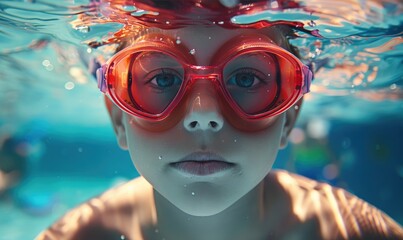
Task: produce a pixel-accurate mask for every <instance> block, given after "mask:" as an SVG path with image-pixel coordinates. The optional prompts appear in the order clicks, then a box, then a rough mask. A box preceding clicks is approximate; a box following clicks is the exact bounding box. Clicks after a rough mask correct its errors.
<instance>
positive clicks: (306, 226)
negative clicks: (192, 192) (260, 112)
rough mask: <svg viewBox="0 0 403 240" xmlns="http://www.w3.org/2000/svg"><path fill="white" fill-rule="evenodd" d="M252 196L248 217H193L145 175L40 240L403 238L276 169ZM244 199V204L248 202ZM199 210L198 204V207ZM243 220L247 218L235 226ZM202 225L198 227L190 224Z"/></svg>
mask: <svg viewBox="0 0 403 240" xmlns="http://www.w3.org/2000/svg"><path fill="white" fill-rule="evenodd" d="M263 183H264V184H263V185H260V186H259V187H258V188H257V189H253V190H252V192H254V194H256V195H258V196H259V198H260V199H261V201H260V202H257V203H256V204H255V205H254V206H253V208H254V211H251V212H248V213H245V212H244V210H243V209H242V208H236V207H229V208H228V209H226V210H225V211H223V212H222V213H220V215H221V219H220V220H218V219H216V218H215V217H214V216H211V217H209V216H206V217H195V216H191V215H188V214H185V213H183V212H182V211H181V210H179V209H177V208H175V207H173V206H171V207H169V210H168V211H160V209H162V208H161V204H170V203H167V202H160V201H159V200H158V199H159V198H160V196H158V195H159V194H158V193H156V192H155V191H153V188H152V186H151V185H150V184H149V183H148V182H147V181H145V180H144V179H143V178H142V177H140V178H137V179H135V180H132V181H130V182H128V183H126V184H124V185H121V186H119V187H116V188H114V189H111V190H109V191H107V192H105V193H104V194H102V195H101V196H99V197H97V198H94V199H92V200H90V201H89V202H87V203H85V204H83V205H81V206H79V207H78V208H76V209H74V210H73V211H72V212H70V213H68V214H67V215H66V216H64V217H63V218H62V219H60V220H59V221H58V222H57V223H55V224H54V225H53V226H52V227H51V228H49V230H47V231H46V232H43V233H42V234H41V235H40V236H39V237H38V238H37V239H38V240H42V239H43V240H46V239H49V240H50V239H58V240H62V239H72V240H73V239H74V240H79V239H105V240H109V239H110V240H112V239H132V240H153V239H176V240H182V239H183V240H185V239H194V240H199V239H203V240H204V239H209V240H226V239H231V240H245V239H248V240H266V239H312V240H313V239H402V237H403V231H402V229H401V227H400V226H399V225H398V224H396V223H395V222H394V221H393V220H392V219H391V218H390V217H388V216H387V215H385V214H384V213H382V212H381V211H379V210H377V209H376V208H374V207H373V206H371V205H370V204H368V203H366V202H365V201H363V200H361V199H359V198H357V197H355V196H353V195H352V194H350V193H348V192H346V191H344V190H343V189H340V188H334V187H332V186H330V185H328V184H326V183H319V182H316V181H313V180H310V179H307V178H305V177H302V176H299V175H295V174H290V173H288V172H286V171H272V172H271V173H270V174H269V175H268V176H267V177H266V178H265V179H264V181H263ZM244 200H246V199H241V200H240V201H241V202H242V201H244ZM195 207H197V206H195ZM234 219H241V221H234ZM192 225H197V228H196V229H194V228H192V227H191V226H192Z"/></svg>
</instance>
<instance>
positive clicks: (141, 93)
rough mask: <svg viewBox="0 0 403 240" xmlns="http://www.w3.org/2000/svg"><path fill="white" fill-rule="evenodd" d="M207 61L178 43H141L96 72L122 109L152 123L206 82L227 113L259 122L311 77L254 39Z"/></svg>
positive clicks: (294, 97)
mask: <svg viewBox="0 0 403 240" xmlns="http://www.w3.org/2000/svg"><path fill="white" fill-rule="evenodd" d="M158 39H159V38H158ZM196 54H197V53H196ZM212 59H213V60H212V61H211V64H210V65H209V66H198V65H195V60H194V56H193V55H192V50H189V49H185V48H184V46H182V44H176V43H175V41H167V40H166V39H164V40H163V41H160V40H155V41H153V40H147V41H141V42H138V43H136V44H135V45H134V46H132V47H128V48H125V49H124V50H122V51H120V52H118V53H117V54H116V55H114V56H113V57H112V58H111V59H110V60H109V61H108V62H107V63H106V64H104V65H103V66H102V67H100V68H99V69H98V70H97V79H98V87H99V89H100V90H101V91H102V92H103V93H105V94H106V95H108V96H109V97H110V99H111V100H112V101H113V102H114V103H115V104H116V105H117V106H118V107H120V108H121V109H122V110H124V111H125V112H127V113H129V114H131V115H134V116H136V117H139V118H141V119H145V120H150V121H155V122H157V121H161V120H164V119H166V118H167V117H168V116H169V115H170V114H171V113H172V112H173V111H174V110H175V109H176V108H178V106H180V105H181V104H180V103H181V102H182V101H183V100H184V98H186V96H187V93H188V92H189V91H191V89H192V88H193V86H194V83H195V82H197V81H201V80H207V81H210V82H211V83H212V85H213V86H214V87H215V89H216V91H217V96H218V98H219V99H220V104H221V105H222V106H221V107H222V108H223V107H224V108H230V109H231V117H233V115H235V116H238V117H239V118H241V119H243V120H259V119H266V118H270V117H273V116H276V115H279V114H281V113H283V112H284V111H286V110H287V109H288V108H290V107H291V106H293V105H294V104H295V103H296V102H297V101H298V100H299V99H300V98H301V97H302V95H303V94H305V93H307V92H309V86H310V84H311V81H312V78H313V74H312V71H311V70H310V69H309V67H308V66H306V65H304V64H303V63H302V62H301V61H300V60H299V59H298V58H297V57H295V56H294V55H293V54H291V53H290V52H288V51H287V50H285V49H283V48H281V47H279V46H277V45H275V44H273V43H270V42H269V41H267V39H266V40H261V38H257V37H242V38H241V39H234V40H233V41H230V42H228V43H227V44H225V45H224V46H223V47H221V49H220V50H219V51H218V52H217V53H216V54H215V55H214V57H213V58H212ZM224 111H228V109H226V110H224Z"/></svg>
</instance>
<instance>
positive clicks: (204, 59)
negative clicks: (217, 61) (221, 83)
mask: <svg viewBox="0 0 403 240" xmlns="http://www.w3.org/2000/svg"><path fill="white" fill-rule="evenodd" d="M155 36H166V37H168V38H169V39H171V40H172V42H173V43H174V44H176V45H177V46H178V47H181V48H182V49H187V51H189V53H190V54H192V55H193V56H194V58H195V59H196V61H197V62H198V63H199V64H207V63H208V62H209V61H211V57H212V56H214V54H215V53H216V52H218V51H219V50H220V48H221V47H223V45H224V44H225V43H227V42H228V41H230V40H233V39H236V38H237V37H241V36H249V37H252V38H253V37H256V40H258V39H259V40H261V39H262V38H264V39H266V40H267V41H269V42H272V43H274V44H277V45H280V46H281V45H282V43H283V42H285V41H283V40H284V39H285V35H284V34H283V33H282V32H281V31H279V30H278V29H277V28H274V27H271V28H265V29H243V28H236V29H226V28H221V27H217V26H187V27H183V28H178V29H157V28H153V29H148V30H146V31H144V33H143V36H142V37H140V38H139V39H138V40H150V38H152V39H154V38H155ZM154 40H155V39H154ZM161 40H162V41H164V40H163V39H162V38H161Z"/></svg>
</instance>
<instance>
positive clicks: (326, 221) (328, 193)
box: [267, 171, 403, 239]
mask: <svg viewBox="0 0 403 240" xmlns="http://www.w3.org/2000/svg"><path fill="white" fill-rule="evenodd" d="M267 181H269V182H271V183H276V184H275V185H277V186H278V188H279V189H280V190H278V191H279V192H282V195H283V196H284V197H283V198H284V199H283V202H287V204H289V207H288V208H289V209H290V211H291V213H290V215H289V216H292V218H293V219H294V220H293V222H294V223H297V224H300V225H303V224H304V223H314V224H311V227H312V226H313V225H315V227H314V228H312V229H315V230H316V231H318V233H317V236H320V238H323V239H334V238H335V236H337V237H336V238H338V239H374V238H377V239H403V229H402V227H401V226H400V225H399V224H398V223H396V222H395V221H394V220H393V219H392V218H390V217H389V216H388V215H386V214H385V213H383V212H382V211H381V210H379V209H377V208H375V207H374V206H372V205H371V204H369V203H367V202H366V201H364V200H362V199H360V198H358V197H357V196H355V195H353V194H351V193H349V192H347V191H346V190H344V189H342V188H337V187H333V186H331V185H329V184H327V183H322V182H318V181H315V180H312V179H309V178H306V177H303V176H300V175H297V174H293V173H289V172H287V171H273V173H271V174H270V175H269V176H268V177H267Z"/></svg>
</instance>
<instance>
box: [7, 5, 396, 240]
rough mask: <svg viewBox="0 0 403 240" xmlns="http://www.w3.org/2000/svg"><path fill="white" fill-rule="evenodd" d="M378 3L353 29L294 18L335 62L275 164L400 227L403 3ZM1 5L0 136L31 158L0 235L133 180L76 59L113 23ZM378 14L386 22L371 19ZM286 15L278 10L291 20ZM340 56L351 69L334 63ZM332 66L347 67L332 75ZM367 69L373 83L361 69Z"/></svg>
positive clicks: (18, 235) (13, 234) (48, 8)
mask: <svg viewBox="0 0 403 240" xmlns="http://www.w3.org/2000/svg"><path fill="white" fill-rule="evenodd" d="M44 2H46V1H44ZM86 2H87V1H75V2H74V3H72V2H71V1H60V4H61V5H74V6H79V5H80V4H85V3H86ZM316 2H317V3H318V2H319V1H316ZM351 2H354V1H351ZM367 2H368V3H376V2H378V1H367ZM383 3H387V4H384V6H386V7H387V9H386V7H385V9H386V10H385V9H383V10H379V9H377V8H375V7H373V6H374V5H371V4H368V5H365V6H371V9H372V10H371V11H372V12H370V14H368V16H364V17H362V16H361V15H360V17H362V18H360V17H358V18H356V19H359V23H358V24H357V23H356V22H355V23H353V24H351V23H349V22H343V21H341V22H342V23H343V24H339V25H338V24H335V25H332V24H327V23H323V22H322V23H321V21H320V20H322V21H324V20H326V19H327V18H326V17H329V18H330V17H336V18H337V17H339V16H337V14H334V13H333V14H328V16H324V15H323V14H322V15H321V14H319V13H318V14H311V15H310V14H308V13H305V14H302V18H303V19H304V21H308V19H309V16H313V18H314V20H315V21H316V22H317V26H318V28H320V29H321V30H322V32H326V31H325V30H326V29H328V30H332V31H333V32H332V31H331V32H326V34H328V36H327V37H329V38H328V39H322V40H321V43H323V44H324V45H326V46H330V47H329V48H328V49H327V50H326V48H321V47H320V44H319V43H318V42H317V40H312V39H309V38H306V37H303V38H301V39H300V42H299V43H298V42H297V43H298V44H300V45H303V46H305V45H306V46H308V47H307V48H308V52H309V53H311V52H312V53H313V55H310V54H307V56H311V57H312V58H315V57H316V55H319V53H321V55H320V57H323V58H326V57H329V56H330V57H334V59H333V60H334V62H332V63H330V64H328V65H327V66H326V67H325V68H324V70H323V71H322V73H321V75H319V77H318V79H316V80H315V82H314V85H313V89H312V90H313V91H312V94H310V95H308V96H307V97H306V99H305V102H304V106H303V108H302V112H301V116H300V118H299V121H298V124H297V129H296V131H294V132H293V134H292V136H291V144H290V145H289V147H288V148H287V149H286V150H284V151H282V152H281V153H280V156H279V159H278V161H277V162H276V165H275V167H277V168H285V169H288V170H290V171H293V172H297V173H300V174H302V175H305V176H308V177H311V178H314V179H317V180H320V181H327V182H329V183H330V184H332V185H335V186H340V187H343V188H346V189H347V190H349V191H351V192H353V193H354V194H356V195H358V196H359V197H361V198H363V199H365V200H367V201H368V202H370V203H371V204H373V205H375V206H377V207H379V208H380V209H381V210H383V211H385V212H386V213H387V214H389V215H390V216H392V217H393V218H394V219H395V220H396V221H398V222H400V223H401V224H403V206H402V204H401V203H402V202H403V191H402V186H403V161H402V160H403V157H402V153H401V152H402V151H401V149H402V141H401V136H403V135H402V134H403V101H402V98H403V97H402V96H403V94H402V93H403V91H402V85H403V77H402V75H403V74H402V71H403V70H402V68H401V66H402V61H403V60H402V56H403V54H402V52H403V44H401V41H402V37H401V36H402V34H401V33H402V16H401V14H400V15H399V13H401V12H399V11H398V10H396V9H401V4H400V5H397V6H398V7H396V5H393V4H394V3H396V2H395V1H391V0H388V1H383ZM13 4H15V6H14V7H5V6H11V5H13ZM334 4H336V2H335V3H334ZM337 4H340V5H342V4H344V5H348V3H347V2H346V1H344V2H343V3H342V1H339V2H337ZM337 4H336V5H337ZM0 6H1V8H0V9H1V11H0V20H1V21H0V27H1V29H0V30H1V31H0V36H1V38H0V47H1V48H0V50H1V51H0V52H1V53H0V136H1V137H4V136H12V137H13V138H14V139H15V143H16V144H15V146H16V147H17V149H21V148H22V149H24V150H25V151H27V152H28V153H29V157H28V159H29V160H28V166H29V167H28V171H27V175H26V176H25V179H24V182H23V183H22V184H21V185H20V186H19V187H18V188H17V189H15V190H14V191H13V192H12V193H11V194H10V196H9V197H6V198H4V199H1V201H0V239H1V240H4V239H7V240H8V239H32V238H33V237H34V236H35V235H37V234H38V233H39V231H41V230H42V229H44V228H45V227H47V226H48V225H49V224H51V223H52V222H53V221H54V220H55V219H57V218H58V217H60V216H61V215H62V214H64V213H65V212H66V211H67V210H68V209H70V208H71V207H73V206H75V205H77V204H78V203H80V202H83V201H85V200H86V199H88V198H90V197H92V196H95V195H97V194H99V193H101V192H102V191H104V190H105V189H107V188H110V187H112V186H114V185H116V184H119V183H121V182H124V181H126V180H128V179H131V178H133V177H136V176H137V175H138V174H137V172H136V170H135V169H134V167H133V165H132V163H131V161H130V158H129V155H128V153H127V152H124V151H122V150H120V149H119V148H118V147H117V144H116V141H115V139H114V135H113V130H112V127H111V126H110V123H109V119H108V116H107V113H106V110H105V108H104V106H103V96H102V94H101V93H99V91H98V90H97V88H96V84H95V82H94V81H93V79H92V77H91V76H90V74H89V73H88V72H86V65H85V61H82V59H81V56H82V54H80V52H81V53H82V52H84V53H85V52H88V51H89V49H87V48H86V47H85V46H84V45H83V44H80V42H81V41H84V42H85V41H88V40H93V39H94V38H95V39H96V36H97V35H102V34H104V35H108V32H111V31H114V30H117V29H119V27H120V25H119V24H112V23H107V24H105V25H100V26H91V31H89V29H90V28H88V27H86V26H85V25H84V26H76V27H75V28H73V27H72V26H70V25H69V24H66V23H68V22H69V21H70V20H74V19H75V17H74V16H75V15H74V14H72V15H71V16H69V15H65V13H66V12H67V11H68V12H70V11H72V12H79V10H80V9H66V8H63V7H60V8H59V7H54V6H53V5H48V4H41V3H40V2H38V4H28V5H27V1H4V0H2V1H0ZM28 6H29V7H28ZM32 6H34V7H32ZM52 6H53V7H52ZM348 6H349V5H348ZM332 7H335V9H337V6H335V5H332ZM343 7H344V6H343ZM354 7H356V5H354V4H352V5H351V9H354ZM351 9H350V10H351ZM349 13H351V15H353V18H354V17H355V16H356V15H354V14H356V12H351V11H350V12H349ZM379 13H380V14H381V15H382V14H383V15H382V16H384V18H377V17H374V14H375V15H376V16H378V15H377V14H379ZM287 14H288V15H287ZM287 14H285V13H284V14H278V15H276V17H277V18H287V19H290V18H291V17H295V16H293V15H292V12H290V11H288V12H287ZM298 14H299V15H298ZM296 15H297V16H301V12H297V14H296ZM351 15H348V16H346V18H345V19H344V18H343V19H342V20H349V19H350V17H351ZM27 16H28V17H27ZM260 17H262V16H260ZM340 17H341V16H340ZM378 17H379V16H378ZM255 18H256V17H255ZM341 18H342V17H341ZM336 22H337V21H336ZM312 26H313V25H312ZM343 27H344V28H347V29H344V30H346V31H343ZM338 28H340V29H338ZM337 30H341V31H339V33H340V32H341V36H337V34H336V32H337ZM354 34H356V35H354ZM318 44H319V45H318ZM317 46H319V47H317ZM336 48H338V49H339V50H338V51H336V50H335V49H336ZM340 49H341V50H340ZM367 49H375V50H371V51H370V50H367ZM377 51H378V52H377ZM374 53H377V54H374ZM340 54H341V55H340ZM363 56H365V57H363ZM368 56H369V58H366V57H368ZM344 58H348V59H349V60H350V62H349V64H347V67H345V66H344V67H342V66H343V65H339V64H340V63H341V62H342V61H343V59H344ZM353 60H354V61H353ZM363 63H365V64H364V66H363ZM354 66H356V67H357V66H358V67H357V68H353V69H352V70H351V69H350V68H348V67H354ZM333 68H336V69H337V68H340V69H341V70H342V71H346V72H348V71H350V72H351V73H352V74H351V75H348V74H347V76H345V75H340V74H334V73H333V72H330V73H329V72H328V71H330V70H331V69H333ZM376 69H378V70H379V72H378V71H375V70H376ZM373 72H375V73H376V74H375V75H376V77H375V78H371V76H372V77H373V74H372V75H371V76H368V75H366V74H367V73H373ZM336 73H337V72H336ZM329 76H330V77H331V78H328V77H329ZM329 79H330V80H329ZM368 79H369V80H370V81H369V80H368ZM0 160H1V159H0Z"/></svg>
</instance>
